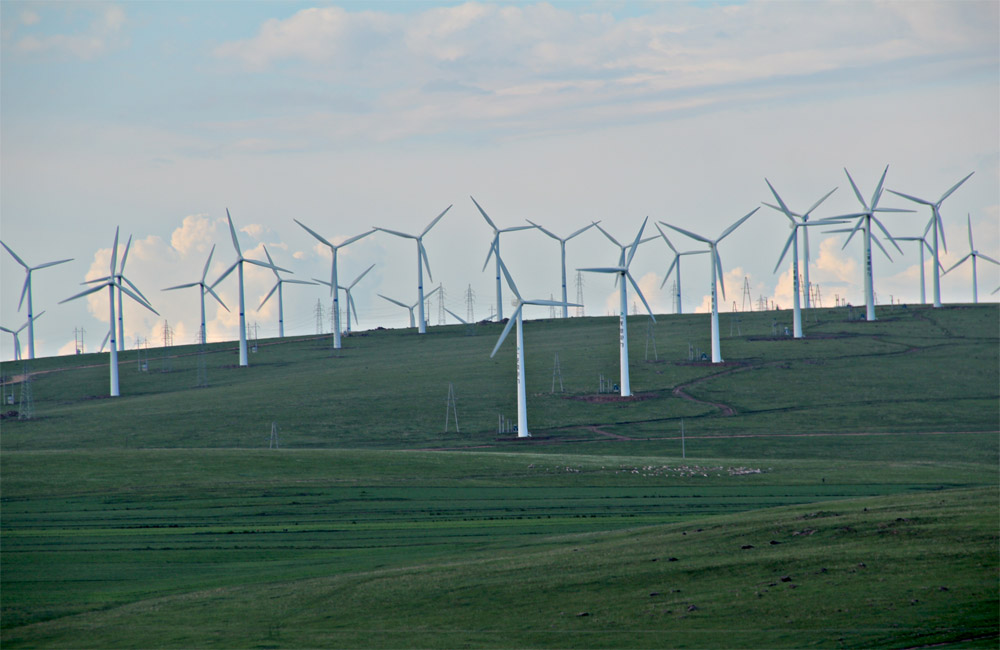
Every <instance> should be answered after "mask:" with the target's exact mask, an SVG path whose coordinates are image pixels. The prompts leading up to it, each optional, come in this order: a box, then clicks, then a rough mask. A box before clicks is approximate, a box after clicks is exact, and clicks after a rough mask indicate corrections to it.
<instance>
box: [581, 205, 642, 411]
mask: <svg viewBox="0 0 1000 650" xmlns="http://www.w3.org/2000/svg"><path fill="white" fill-rule="evenodd" d="M647 221H649V217H646V218H645V219H643V220H642V226H641V227H640V228H639V234H637V235H636V236H635V241H634V242H632V246H631V247H629V251H628V257H627V258H626V257H625V256H624V252H625V249H624V248H623V249H622V253H623V255H622V258H621V261H620V262H619V264H618V266H608V267H598V268H588V269H579V270H580V271H589V272H592V273H614V274H615V275H616V276H617V279H618V280H619V283H618V296H619V298H620V303H621V306H620V309H619V312H618V317H619V318H618V354H619V358H618V363H619V366H620V369H621V373H620V374H621V382H620V383H619V391H620V394H621V396H622V397H629V396H631V395H632V387H631V385H630V383H629V376H628V325H627V323H626V317H627V316H628V285H627V284H626V282H625V279H626V278H628V281H629V282H631V283H632V287H633V288H634V289H635V292H636V293H637V294H639V298H641V299H642V304H643V305H645V306H646V311H648V312H649V317H650V318H652V319H653V322H654V323H655V322H656V316H654V315H653V310H652V309H650V308H649V303H648V302H646V296H644V295H642V290H640V289H639V284H638V283H637V282H636V281H635V278H633V277H632V274H631V273H629V270H628V267H629V265H630V264H632V258H633V257H635V251H636V249H637V248H639V244H640V243H642V231H643V230H645V229H646V222H647ZM598 228H600V226H598ZM602 232H603V231H602ZM608 236H609V237H610V235H608ZM647 241H648V240H647Z"/></svg>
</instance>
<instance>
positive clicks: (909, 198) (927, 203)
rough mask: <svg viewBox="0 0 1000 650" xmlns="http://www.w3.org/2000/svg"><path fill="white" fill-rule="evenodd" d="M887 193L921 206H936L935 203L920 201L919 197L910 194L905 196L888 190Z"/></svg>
mask: <svg viewBox="0 0 1000 650" xmlns="http://www.w3.org/2000/svg"><path fill="white" fill-rule="evenodd" d="M886 191H887V192H891V193H892V194H895V195H896V196H901V197H903V198H904V199H908V200H910V201H913V202H914V203H920V204H921V205H934V204H933V203H931V202H930V201H927V200H926V199H918V198H917V197H915V196H912V195H910V194H903V193H902V192H897V191H896V190H886Z"/></svg>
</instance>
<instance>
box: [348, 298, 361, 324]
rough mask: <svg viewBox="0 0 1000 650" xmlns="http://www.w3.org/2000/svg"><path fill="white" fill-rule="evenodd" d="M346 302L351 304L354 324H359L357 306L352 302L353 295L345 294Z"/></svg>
mask: <svg viewBox="0 0 1000 650" xmlns="http://www.w3.org/2000/svg"><path fill="white" fill-rule="evenodd" d="M347 302H349V303H350V304H351V311H352V312H353V315H354V324H355V325H360V323H359V322H358V306H357V305H355V304H354V296H352V295H351V294H347Z"/></svg>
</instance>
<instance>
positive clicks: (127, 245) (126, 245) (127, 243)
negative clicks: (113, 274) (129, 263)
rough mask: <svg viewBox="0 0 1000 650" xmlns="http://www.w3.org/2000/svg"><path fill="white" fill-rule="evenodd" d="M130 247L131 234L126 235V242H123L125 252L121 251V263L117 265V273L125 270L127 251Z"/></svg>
mask: <svg viewBox="0 0 1000 650" xmlns="http://www.w3.org/2000/svg"><path fill="white" fill-rule="evenodd" d="M131 248H132V235H129V236H128V242H126V243H125V252H124V253H122V261H121V264H119V265H118V275H121V274H122V273H124V272H125V261H126V260H127V259H128V252H129V250H131Z"/></svg>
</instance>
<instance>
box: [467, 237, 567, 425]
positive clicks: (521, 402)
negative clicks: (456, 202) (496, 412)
mask: <svg viewBox="0 0 1000 650" xmlns="http://www.w3.org/2000/svg"><path fill="white" fill-rule="evenodd" d="M497 259H498V260H499V259H500V257H499V255H498V256H497ZM500 270H501V271H502V272H503V275H504V278H506V279H507V286H508V287H510V290H511V292H512V293H513V294H514V297H515V298H516V303H517V306H516V308H515V309H514V313H513V315H511V317H510V320H508V321H507V326H506V327H504V328H503V332H501V334H500V338H499V339H497V344H496V345H495V346H494V347H493V352H491V353H490V358H491V359H492V358H493V357H494V355H496V353H497V350H499V349H500V346H501V345H502V344H503V342H504V339H506V338H507V334H508V333H509V332H510V328H511V327H513V326H514V323H515V322H516V323H517V338H516V341H517V437H518V438H530V437H531V433H530V432H529V431H528V398H527V396H526V393H525V388H524V334H523V327H522V323H521V311H522V310H523V309H524V306H525V305H541V306H548V307H559V306H562V305H563V304H565V303H562V302H559V301H557V300H524V299H523V298H521V294H520V293H519V292H518V290H517V286H515V285H514V280H513V278H511V277H510V273H509V272H508V271H507V265H506V264H504V263H503V261H502V260H501V261H500ZM570 306H571V307H579V305H576V304H573V305H570ZM452 315H454V314H452ZM460 320H461V319H460Z"/></svg>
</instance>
